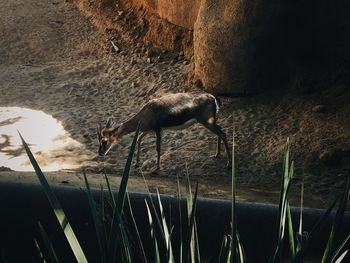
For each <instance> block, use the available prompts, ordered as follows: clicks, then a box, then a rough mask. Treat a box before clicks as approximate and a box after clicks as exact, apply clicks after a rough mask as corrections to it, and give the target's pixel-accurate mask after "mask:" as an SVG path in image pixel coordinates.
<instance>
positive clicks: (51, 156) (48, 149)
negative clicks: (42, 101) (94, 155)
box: [0, 107, 88, 171]
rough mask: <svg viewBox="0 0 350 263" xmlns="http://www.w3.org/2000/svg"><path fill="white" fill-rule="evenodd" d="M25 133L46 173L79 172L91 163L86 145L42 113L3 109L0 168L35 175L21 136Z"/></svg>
mask: <svg viewBox="0 0 350 263" xmlns="http://www.w3.org/2000/svg"><path fill="white" fill-rule="evenodd" d="M17 130H18V131H20V132H21V134H22V135H23V137H24V139H25V140H26V141H27V143H28V144H29V146H30V148H31V150H32V152H33V153H34V156H35V158H36V159H37V161H38V163H39V165H40V167H41V168H42V170H44V171H57V170H62V169H76V168H78V167H79V166H81V164H82V163H83V162H84V161H86V160H87V159H88V155H87V154H86V149H85V147H84V145H82V144H81V143H79V142H78V141H76V140H74V139H72V138H71V137H70V135H69V133H68V132H66V131H65V130H64V128H63V126H62V124H61V123H60V122H58V121H57V120H56V119H54V118H53V117H52V116H50V115H47V114H45V113H44V112H42V111H36V110H31V109H25V108H19V107H0V167H1V166H4V167H8V168H11V169H12V170H16V171H33V168H32V166H31V165H30V163H29V160H28V157H27V155H26V154H25V152H24V150H23V147H22V144H21V140H20V138H19V135H18V132H17Z"/></svg>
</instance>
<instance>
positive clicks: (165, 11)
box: [120, 0, 201, 57]
mask: <svg viewBox="0 0 350 263" xmlns="http://www.w3.org/2000/svg"><path fill="white" fill-rule="evenodd" d="M120 4H121V5H122V6H124V7H126V8H129V9H133V10H134V11H135V12H136V13H137V15H138V16H139V17H142V18H144V19H145V20H146V21H147V31H146V34H145V35H144V38H143V39H144V41H145V42H146V43H151V44H152V45H155V46H157V47H160V48H166V49H169V50H172V51H177V52H179V51H181V50H182V51H184V52H185V54H186V55H187V56H188V57H191V56H193V42H192V36H193V27H194V23H195V21H196V19H197V14H198V10H199V6H200V4H201V0H191V1H186V0H177V1H174V0H120Z"/></svg>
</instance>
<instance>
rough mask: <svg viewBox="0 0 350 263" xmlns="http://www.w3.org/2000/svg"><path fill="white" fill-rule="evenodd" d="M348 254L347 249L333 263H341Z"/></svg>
mask: <svg viewBox="0 0 350 263" xmlns="http://www.w3.org/2000/svg"><path fill="white" fill-rule="evenodd" d="M348 252H349V249H348V250H345V251H344V252H343V254H341V255H340V257H339V258H338V259H337V261H335V263H341V262H342V261H343V259H344V258H345V257H346V254H348Z"/></svg>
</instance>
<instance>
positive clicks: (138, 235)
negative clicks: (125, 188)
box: [126, 192, 147, 263]
mask: <svg viewBox="0 0 350 263" xmlns="http://www.w3.org/2000/svg"><path fill="white" fill-rule="evenodd" d="M126 197H127V201H128V203H127V204H128V207H129V212H130V216H131V220H132V223H133V226H134V229H135V232H136V237H137V243H138V245H139V248H140V250H141V254H142V262H144V263H147V257H146V253H145V249H144V247H143V244H142V240H141V236H140V232H139V229H138V227H137V224H136V221H135V217H134V213H133V211H132V207H131V202H130V197H129V193H128V192H127V193H126Z"/></svg>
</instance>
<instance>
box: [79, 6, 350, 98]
mask: <svg viewBox="0 0 350 263" xmlns="http://www.w3.org/2000/svg"><path fill="white" fill-rule="evenodd" d="M78 1H84V0H78ZM85 1H88V0H85ZM96 1H97V2H98V3H99V5H98V6H99V8H102V7H109V8H110V9H111V10H112V11H111V12H112V13H113V12H116V10H117V11H118V12H123V11H120V9H121V10H124V11H127V12H125V13H127V14H132V15H133V16H135V17H136V20H137V21H136V22H135V23H134V24H133V26H132V27H131V28H135V29H139V30H138V32H137V36H138V37H139V38H140V39H142V40H141V41H143V43H145V44H146V45H148V44H150V45H151V46H155V47H157V48H164V49H167V50H171V51H174V52H180V51H183V52H184V55H185V57H187V58H191V62H193V65H192V67H191V68H193V72H191V73H192V74H191V75H192V76H193V77H194V78H193V83H196V84H198V85H199V86H202V87H203V88H204V89H205V90H207V91H209V92H212V93H217V94H227V95H235V94H250V93H256V92H264V91H265V90H266V89H270V88H272V87H278V88H281V87H284V88H286V87H293V88H294V89H298V90H299V91H300V92H306V91H307V90H310V91H311V90H318V89H320V86H321V85H322V84H323V85H325V84H324V83H327V81H328V83H330V82H332V81H333V79H331V78H332V76H340V75H342V74H343V75H346V74H348V73H347V72H348V69H349V70H350V49H349V48H348V47H349V46H350V16H349V15H348V14H349V13H350V1H345V0H333V1H330V0H329V1H322V2H321V3H320V1H319V0H308V1H295V0H285V1H280V0H269V1H262V0H251V1H244V0H230V1H226V0H177V1H175V0H118V1H117V0H96ZM113 8H114V9H116V10H114V11H113ZM128 19H129V17H123V20H125V23H127V22H128ZM132 33H135V30H133V32H132ZM134 35H135V34H134ZM192 57H193V59H192ZM339 68H343V69H341V70H342V73H339V72H340V70H339ZM344 72H345V73H344ZM327 75H328V76H327ZM320 77H321V78H323V79H321V78H320ZM325 77H329V79H328V80H326V81H324V78H325ZM333 78H335V77H333ZM338 79H340V78H339V77H338ZM315 80H316V81H315Z"/></svg>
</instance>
